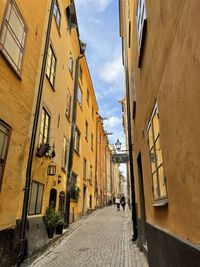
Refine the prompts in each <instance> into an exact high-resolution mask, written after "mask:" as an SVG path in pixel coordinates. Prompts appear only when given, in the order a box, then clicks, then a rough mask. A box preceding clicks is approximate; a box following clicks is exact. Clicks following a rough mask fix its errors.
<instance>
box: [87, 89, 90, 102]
mask: <svg viewBox="0 0 200 267" xmlns="http://www.w3.org/2000/svg"><path fill="white" fill-rule="evenodd" d="M89 98H90V95H89V91H88V89H87V103H88V106H89Z"/></svg>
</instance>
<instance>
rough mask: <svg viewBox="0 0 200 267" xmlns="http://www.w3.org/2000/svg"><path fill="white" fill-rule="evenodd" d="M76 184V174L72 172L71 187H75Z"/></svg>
mask: <svg viewBox="0 0 200 267" xmlns="http://www.w3.org/2000/svg"><path fill="white" fill-rule="evenodd" d="M76 184H77V174H76V173H74V172H72V180H71V186H72V187H75V185H76Z"/></svg>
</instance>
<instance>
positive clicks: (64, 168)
mask: <svg viewBox="0 0 200 267" xmlns="http://www.w3.org/2000/svg"><path fill="white" fill-rule="evenodd" d="M61 166H62V169H63V170H64V171H66V168H67V139H66V138H65V137H64V139H63V149H62V164H61Z"/></svg>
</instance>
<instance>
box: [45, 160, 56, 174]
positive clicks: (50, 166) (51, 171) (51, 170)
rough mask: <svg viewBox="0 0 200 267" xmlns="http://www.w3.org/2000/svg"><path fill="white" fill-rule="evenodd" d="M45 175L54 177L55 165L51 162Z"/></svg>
mask: <svg viewBox="0 0 200 267" xmlns="http://www.w3.org/2000/svg"><path fill="white" fill-rule="evenodd" d="M47 175H50V176H54V175H56V165H54V164H53V162H52V163H51V164H50V165H49V166H48V168H47Z"/></svg>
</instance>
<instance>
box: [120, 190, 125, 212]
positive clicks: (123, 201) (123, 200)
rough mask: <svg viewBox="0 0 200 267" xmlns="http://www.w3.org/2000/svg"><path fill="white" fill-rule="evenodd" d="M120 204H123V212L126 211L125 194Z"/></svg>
mask: <svg viewBox="0 0 200 267" xmlns="http://www.w3.org/2000/svg"><path fill="white" fill-rule="evenodd" d="M120 203H121V205H122V208H123V210H125V206H126V200H125V196H124V194H122V195H121V198H120Z"/></svg>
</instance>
